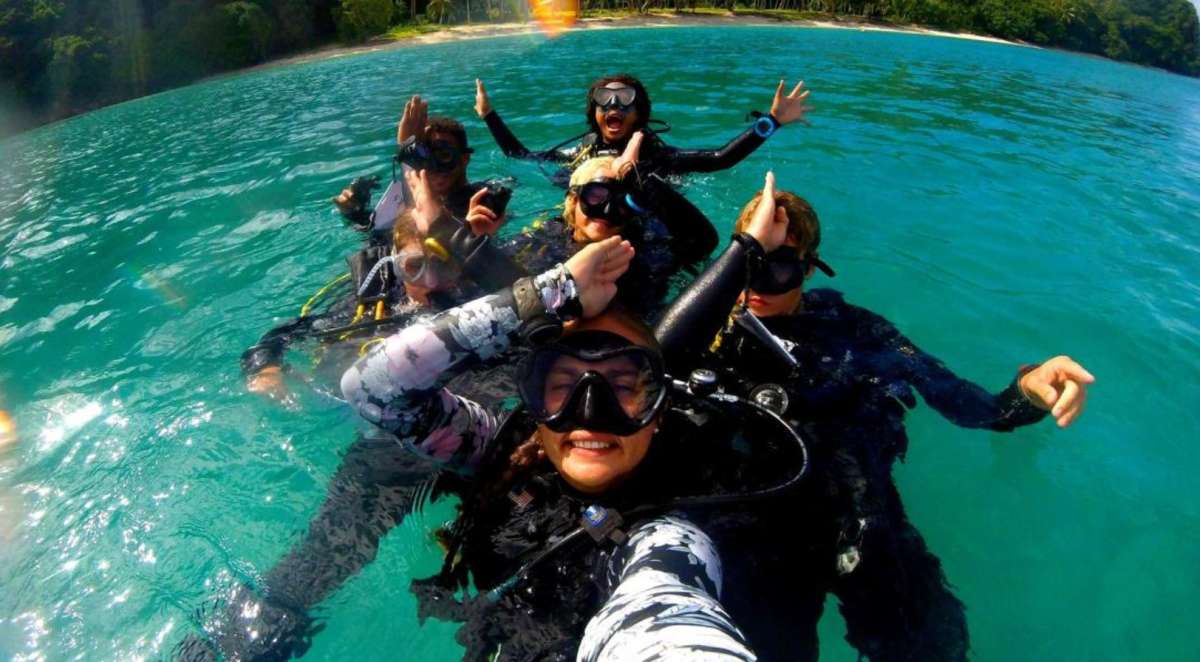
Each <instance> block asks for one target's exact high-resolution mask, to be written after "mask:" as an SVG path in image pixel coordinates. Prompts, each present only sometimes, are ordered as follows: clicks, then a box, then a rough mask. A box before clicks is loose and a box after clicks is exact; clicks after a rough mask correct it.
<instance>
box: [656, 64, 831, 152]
mask: <svg viewBox="0 0 1200 662" xmlns="http://www.w3.org/2000/svg"><path fill="white" fill-rule="evenodd" d="M783 92H784V90H783V81H782V80H781V81H779V87H777V88H776V89H775V98H774V99H773V100H772V102H771V112H770V113H769V114H768V115H764V116H761V117H759V118H757V119H756V120H755V121H754V123H753V124H751V125H750V127H749V128H747V129H746V130H745V131H743V132H742V133H741V134H739V135H738V136H737V137H736V138H734V139H733V140H731V141H729V142H728V143H726V144H725V146H724V147H721V148H720V149H679V148H670V149H667V150H664V151H663V152H662V154H661V155H660V156H658V157H657V159H656V160H657V162H656V163H655V164H654V169H655V171H657V172H659V173H660V174H664V175H665V174H684V173H689V172H716V171H718V170H725V169H726V168H732V167H733V166H735V165H737V164H738V163H739V162H741V161H742V159H744V158H746V157H747V156H750V155H751V154H752V153H753V152H754V150H756V149H758V148H759V146H761V145H762V144H763V143H764V142H766V141H767V138H769V137H771V135H772V134H773V133H775V131H776V130H777V129H779V127H781V126H784V125H786V124H791V123H792V122H797V121H800V122H804V121H805V119H804V116H805V114H806V113H807V112H808V111H810V110H812V107H811V106H809V105H807V103H806V100H807V99H808V90H805V89H804V81H800V82H799V83H797V84H796V87H795V88H793V89H792V91H791V93H790V94H787V95H784V93H783Z"/></svg>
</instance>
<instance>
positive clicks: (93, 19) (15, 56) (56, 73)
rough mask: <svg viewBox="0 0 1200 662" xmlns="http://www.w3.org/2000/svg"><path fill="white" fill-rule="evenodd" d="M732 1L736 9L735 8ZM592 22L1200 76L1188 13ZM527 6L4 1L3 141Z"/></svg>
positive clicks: (1180, 7)
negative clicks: (741, 29)
mask: <svg viewBox="0 0 1200 662" xmlns="http://www.w3.org/2000/svg"><path fill="white" fill-rule="evenodd" d="M735 1H736V6H735ZM580 2H581V5H582V7H581V8H582V9H583V10H584V11H585V13H586V12H588V11H592V12H605V11H619V12H647V11H651V10H664V9H665V10H677V11H678V10H686V9H691V10H695V9H696V8H697V7H703V8H717V9H725V10H733V11H747V12H782V14H783V15H788V14H790V13H791V12H811V13H815V14H824V15H837V16H848V17H858V18H861V19H865V20H871V21H880V22H888V23H902V24H919V25H926V26H930V27H935V28H941V29H949V30H965V31H971V32H977V33H981V34H989V35H995V36H998V37H1003V38H1007V39H1021V40H1024V41H1029V42H1032V43H1035V44H1042V45H1047V46H1056V47H1061V48H1067V49H1071V50H1076V51H1083V52H1086V53H1095V54H1098V55H1104V56H1107V57H1110V58H1113V59H1117V60H1126V61H1131V62H1136V63H1139V64H1145V65H1150V66H1155V67H1161V68H1164V69H1169V70H1171V71H1175V72H1178V73H1183V74H1188V75H1200V25H1198V21H1197V15H1196V10H1195V8H1194V7H1193V6H1192V5H1191V4H1189V2H1188V0H873V1H862V0H580ZM528 16H529V10H528V5H527V3H526V2H525V0H233V1H226V0H0V100H2V103H0V114H4V113H7V114H8V115H9V116H10V117H21V118H24V121H23V122H21V121H19V122H15V123H14V122H12V121H10V122H7V123H5V125H3V126H0V134H3V133H7V132H10V131H12V130H15V129H20V128H23V127H24V126H28V125H32V124H38V123H42V122H46V121H50V120H53V119H57V118H61V117H65V116H68V115H71V114H75V113H78V112H83V111H86V110H90V109H92V108H96V107H99V106H103V105H106V104H110V103H114V102H117V101H121V100H123V99H129V98H132V97H136V96H140V95H143V94H147V93H150V92H155V91H158V90H163V89H166V88H170V87H174V86H178V85H182V84H184V83H187V82H190V81H193V80H196V79H197V78H200V77H202V76H206V75H209V74H213V73H217V72H221V71H228V70H232V69H238V68H242V67H246V66H250V65H253V64H257V63H260V62H263V61H266V60H268V59H271V58H274V57H278V56H281V55H286V54H288V53H293V52H296V51H300V50H305V49H310V48H313V47H315V46H319V45H323V44H327V43H331V42H335V41H339V42H343V43H355V42H361V41H363V40H365V39H368V38H370V37H372V36H374V35H378V34H381V33H383V32H386V31H388V30H389V29H390V28H392V27H393V26H397V25H402V24H413V23H417V22H418V21H420V22H422V23H425V24H428V23H437V24H450V23H461V22H483V21H497V22H498V21H513V20H526V19H527V18H528Z"/></svg>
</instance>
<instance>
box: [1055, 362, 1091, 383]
mask: <svg viewBox="0 0 1200 662" xmlns="http://www.w3.org/2000/svg"><path fill="white" fill-rule="evenodd" d="M1060 370H1061V371H1062V373H1063V374H1064V375H1066V376H1067V377H1069V378H1070V379H1074V380H1076V381H1079V382H1082V383H1084V384H1091V383H1093V382H1095V381H1096V378H1095V377H1094V376H1093V375H1092V373H1090V372H1088V371H1087V370H1084V368H1083V366H1081V365H1079V364H1078V363H1076V362H1075V361H1072V360H1070V359H1068V360H1067V361H1066V362H1065V363H1064V364H1063V365H1062V367H1061V368H1060Z"/></svg>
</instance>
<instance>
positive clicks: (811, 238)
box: [733, 191, 821, 256]
mask: <svg viewBox="0 0 1200 662" xmlns="http://www.w3.org/2000/svg"><path fill="white" fill-rule="evenodd" d="M761 199H762V191H759V192H758V193H755V194H754V197H753V198H750V202H747V203H746V206H745V207H742V213H741V214H738V219H737V223H735V224H734V226H733V231H734V232H744V231H745V230H746V226H747V225H749V224H750V219H751V218H753V217H754V210H755V209H756V208H757V207H758V201H759V200H761ZM775 204H776V206H778V207H783V209H784V211H786V212H787V217H788V230H787V235H788V239H791V240H792V241H795V242H796V245H797V246H796V247H797V248H798V249H799V250H800V255H802V256H804V255H816V254H817V249H818V248H820V246H821V222H820V221H819V220H818V219H817V212H815V211H813V208H812V205H810V204H808V201H807V200H805V199H804V198H802V197H800V196H798V195H796V194H795V193H791V192H789V191H776V192H775Z"/></svg>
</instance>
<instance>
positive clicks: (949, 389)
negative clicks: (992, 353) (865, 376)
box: [860, 309, 1095, 432]
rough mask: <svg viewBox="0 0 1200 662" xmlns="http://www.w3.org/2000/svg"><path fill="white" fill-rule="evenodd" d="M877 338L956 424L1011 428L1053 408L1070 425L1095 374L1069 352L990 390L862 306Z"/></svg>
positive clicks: (1039, 417)
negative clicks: (1074, 359) (923, 348)
mask: <svg viewBox="0 0 1200 662" xmlns="http://www.w3.org/2000/svg"><path fill="white" fill-rule="evenodd" d="M860 314H862V315H865V316H868V319H867V321H866V323H867V324H869V325H871V326H872V327H873V333H875V334H876V335H877V337H881V338H884V339H885V341H886V342H887V344H888V345H889V347H890V349H891V350H893V351H892V352H891V356H892V357H893V360H894V361H896V363H897V364H898V366H899V367H900V369H901V370H902V371H903V372H904V375H905V377H906V378H907V380H908V381H909V383H911V384H912V385H913V386H914V387H915V388H916V389H917V392H919V393H920V394H921V397H922V398H924V399H925V402H927V403H928V404H929V406H931V407H933V408H934V409H936V410H937V411H938V413H940V414H941V415H942V416H944V417H946V418H947V419H948V420H950V421H951V422H953V423H955V424H956V425H961V426H963V427H968V428H989V429H992V430H996V431H1001V432H1007V431H1010V430H1013V429H1015V428H1018V427H1021V426H1023V425H1029V424H1031V423H1036V422H1038V421H1040V420H1042V419H1043V418H1045V416H1046V414H1047V413H1053V415H1054V416H1055V418H1056V419H1057V420H1058V424H1059V426H1060V427H1066V426H1067V425H1070V424H1071V422H1072V421H1074V419H1075V417H1076V416H1078V415H1079V413H1080V412H1081V411H1082V410H1083V405H1084V402H1085V400H1086V396H1087V392H1086V391H1087V385H1088V384H1091V383H1092V382H1093V381H1094V379H1095V378H1094V377H1092V375H1091V374H1090V373H1088V372H1087V371H1086V370H1084V369H1083V367H1082V366H1080V365H1079V364H1077V363H1075V362H1074V361H1071V360H1070V359H1068V358H1067V357H1056V358H1054V359H1051V360H1050V361H1047V362H1046V363H1044V364H1042V365H1041V366H1038V367H1036V368H1034V369H1031V370H1023V371H1022V374H1020V375H1018V377H1017V378H1016V379H1014V380H1013V381H1012V382H1011V383H1010V384H1009V385H1008V386H1007V387H1006V388H1005V389H1004V390H1002V391H1000V392H999V393H995V394H993V393H990V392H988V391H987V390H986V389H984V388H983V387H982V386H979V385H978V384H976V383H974V382H972V381H970V380H967V379H963V378H962V377H959V376H958V375H957V374H955V373H954V372H953V371H952V370H950V369H949V368H948V367H946V364H945V363H943V362H942V361H941V360H940V359H938V358H937V357H935V356H933V355H931V354H929V353H927V352H925V351H924V350H922V349H920V348H919V347H917V346H916V345H915V344H913V342H912V341H910V340H909V339H908V338H906V337H904V336H903V335H902V334H901V333H900V332H899V331H897V330H896V328H895V327H894V326H892V324H891V323H890V322H888V321H887V320H885V319H883V318H882V317H879V316H878V315H875V314H874V313H869V312H867V311H861V309H860Z"/></svg>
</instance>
